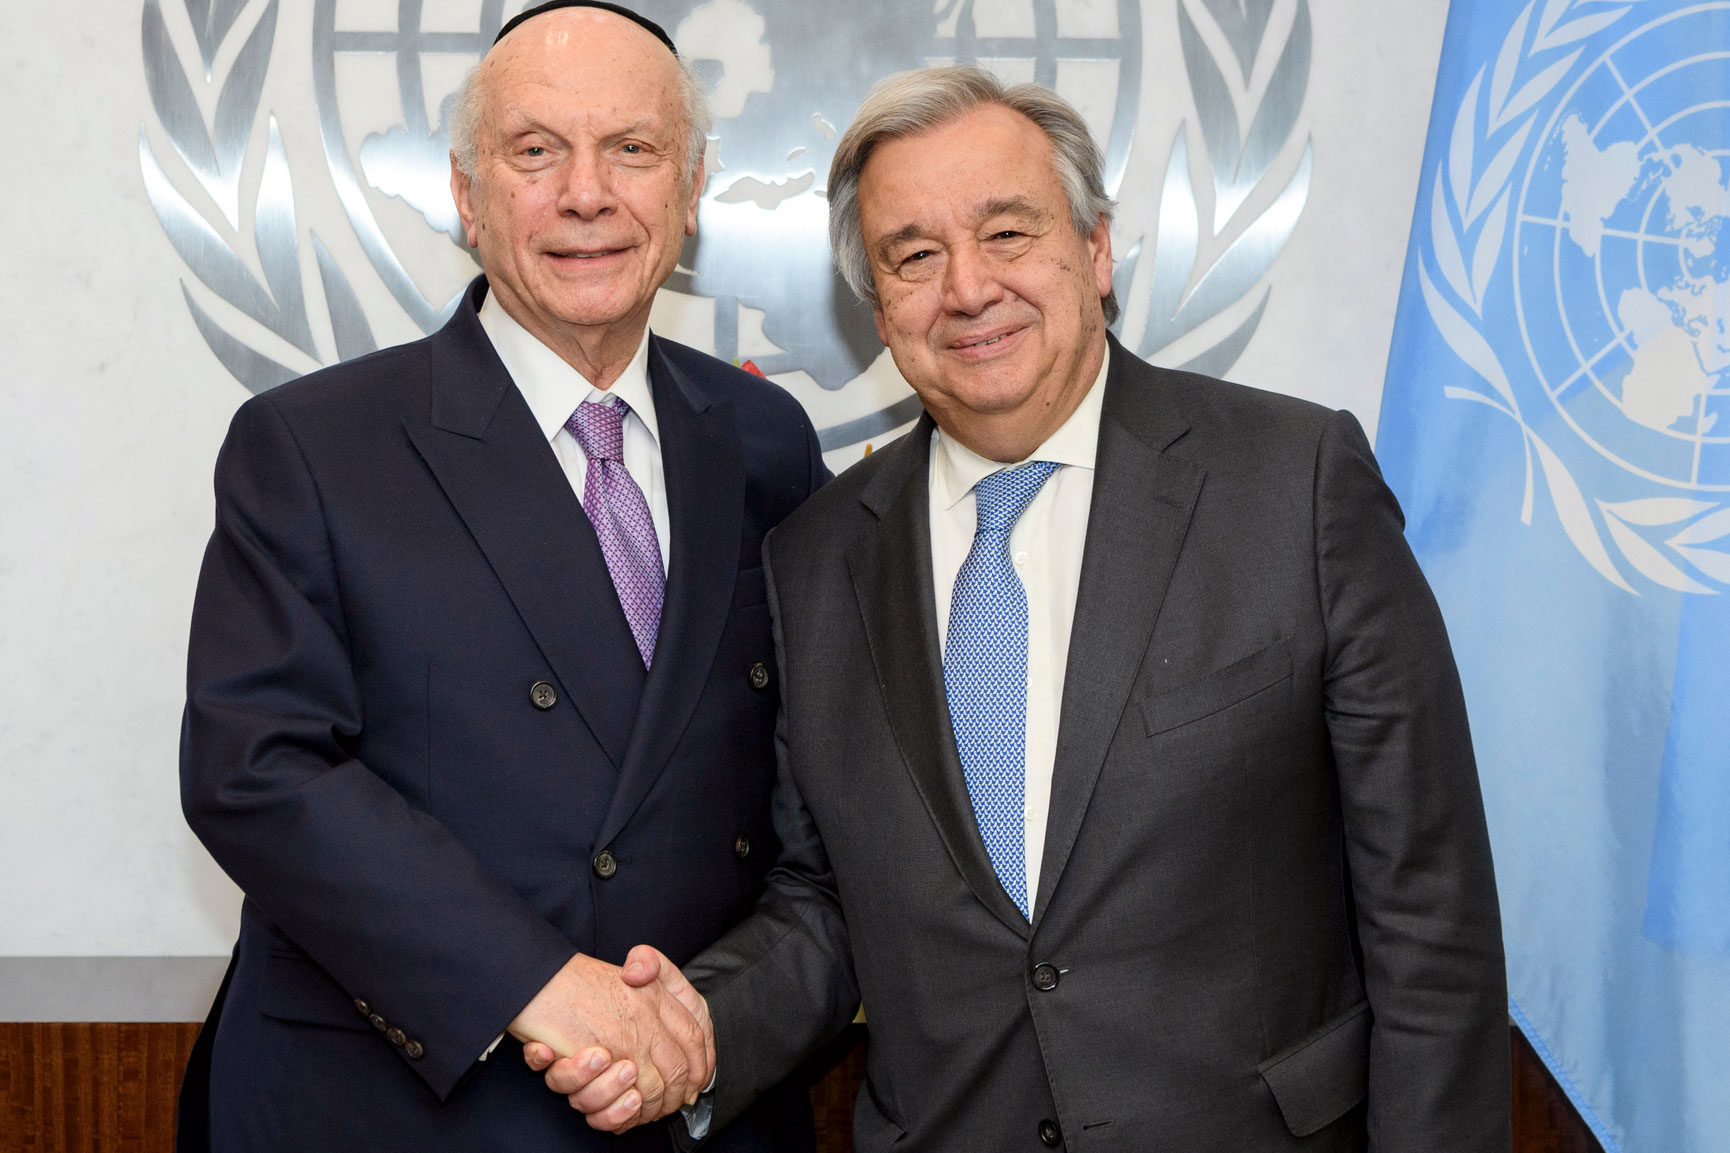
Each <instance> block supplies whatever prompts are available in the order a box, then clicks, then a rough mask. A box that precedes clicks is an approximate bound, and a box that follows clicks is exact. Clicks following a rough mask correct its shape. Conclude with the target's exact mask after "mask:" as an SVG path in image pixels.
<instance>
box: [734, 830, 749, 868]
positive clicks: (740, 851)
mask: <svg viewBox="0 0 1730 1153" xmlns="http://www.w3.org/2000/svg"><path fill="white" fill-rule="evenodd" d="M733 855H734V856H735V857H737V858H739V859H740V860H741V861H743V860H744V859H745V858H746V857H749V856H750V855H751V838H750V837H747V836H746V835H745V834H744V833H740V834H739V839H738V840H736V841H734V842H733Z"/></svg>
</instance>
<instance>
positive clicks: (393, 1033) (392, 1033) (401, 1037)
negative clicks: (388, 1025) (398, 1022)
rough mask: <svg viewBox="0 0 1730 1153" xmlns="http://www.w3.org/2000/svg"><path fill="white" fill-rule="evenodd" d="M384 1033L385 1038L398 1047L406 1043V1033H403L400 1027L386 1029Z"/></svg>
mask: <svg viewBox="0 0 1730 1153" xmlns="http://www.w3.org/2000/svg"><path fill="white" fill-rule="evenodd" d="M384 1035H385V1039H386V1040H388V1041H389V1042H390V1043H391V1044H392V1045H395V1046H396V1047H397V1048H399V1049H400V1048H402V1047H403V1046H404V1045H405V1044H407V1043H408V1034H407V1033H404V1032H403V1031H402V1030H401V1029H395V1028H392V1029H386V1030H385V1031H384Z"/></svg>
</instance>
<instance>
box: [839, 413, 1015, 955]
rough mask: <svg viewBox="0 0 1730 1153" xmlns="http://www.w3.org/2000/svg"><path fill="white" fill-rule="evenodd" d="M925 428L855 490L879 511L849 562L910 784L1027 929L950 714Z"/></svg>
mask: <svg viewBox="0 0 1730 1153" xmlns="http://www.w3.org/2000/svg"><path fill="white" fill-rule="evenodd" d="M931 427H932V425H931V418H930V417H929V416H927V417H924V418H923V419H922V420H921V421H920V422H919V424H918V425H917V426H915V428H914V430H913V431H912V432H911V433H909V434H908V435H907V436H905V437H903V438H902V439H901V440H900V441H898V442H897V443H895V444H894V445H892V446H890V447H889V448H886V449H884V450H883V451H884V453H885V454H893V459H891V460H886V461H885V462H884V464H883V465H882V467H881V468H880V469H879V471H878V473H877V475H876V476H875V477H874V478H873V479H872V481H871V483H870V484H869V485H867V486H866V488H865V490H864V491H863V492H862V493H861V494H860V499H861V501H862V502H863V503H864V504H865V505H866V507H867V508H869V509H871V511H872V512H873V513H875V514H876V515H877V517H878V518H879V519H878V522H877V524H876V525H875V526H874V527H873V528H871V529H868V530H867V531H866V532H864V533H862V534H861V535H860V536H859V537H858V539H856V540H855V541H854V542H853V545H852V547H851V548H850V549H849V551H848V556H847V560H848V569H849V572H850V573H851V575H852V578H853V588H854V593H855V595H856V596H857V597H858V600H859V611H860V615H861V616H862V617H863V618H864V622H865V634H866V637H867V638H868V640H869V643H870V647H871V659H872V662H873V663H874V664H875V666H876V670H877V679H878V683H879V684H881V685H882V686H883V695H884V705H885V707H886V708H887V709H888V712H889V725H890V728H891V730H892V731H893V732H894V734H895V743H896V745H897V746H898V747H899V748H900V751H901V758H902V760H903V761H904V762H905V763H906V765H907V769H908V772H909V773H910V774H911V775H912V777H913V784H914V787H915V788H916V789H917V790H918V792H919V796H920V798H921V799H922V800H923V801H924V802H925V807H926V808H927V809H929V810H930V812H931V818H932V820H933V821H934V822H935V823H936V825H937V832H938V835H939V836H940V837H941V838H942V839H943V844H944V846H945V847H946V848H947V849H948V851H949V856H950V859H952V860H953V861H954V862H955V867H956V869H957V870H959V871H960V873H961V876H962V878H963V879H964V880H965V881H966V882H967V886H968V888H970V889H972V890H973V893H974V895H975V896H976V897H978V898H979V900H980V902H981V903H983V904H984V905H985V907H986V908H988V909H990V910H991V911H992V912H993V913H994V914H996V916H997V918H998V919H999V920H1001V921H1002V922H1003V923H1004V924H1005V925H1008V926H1009V927H1010V928H1011V929H1013V930H1014V931H1015V932H1017V933H1019V934H1021V935H1022V936H1026V935H1027V933H1028V926H1027V921H1026V920H1025V919H1024V918H1023V917H1022V916H1021V910H1019V909H1017V908H1016V907H1015V902H1014V901H1012V900H1010V898H1009V894H1008V893H1005V892H1004V891H1003V886H1002V884H1001V883H999V881H998V879H997V873H996V871H995V870H994V869H993V868H992V866H991V858H990V856H989V855H988V854H987V853H986V851H985V842H984V841H983V840H982V839H981V838H980V835H979V823H978V820H977V819H976V818H975V816H974V814H973V801H972V799H971V798H970V797H969V796H968V794H967V780H966V777H965V776H964V775H963V773H962V769H961V758H960V756H959V755H958V754H957V753H956V751H955V733H954V730H953V728H951V726H950V721H949V706H948V703H947V701H948V698H947V697H946V695H945V693H944V687H943V669H942V663H941V655H940V654H941V649H940V648H939V646H938V643H937V610H936V606H935V604H934V603H933V600H932V595H931V580H932V576H931V517H930V497H929V494H928V489H927V486H928V474H929V470H930V448H929V446H930V443H931Z"/></svg>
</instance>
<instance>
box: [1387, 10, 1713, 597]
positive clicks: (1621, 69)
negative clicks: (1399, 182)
mask: <svg viewBox="0 0 1730 1153" xmlns="http://www.w3.org/2000/svg"><path fill="white" fill-rule="evenodd" d="M1727 21H1730V3H1707V4H1696V5H1693V6H1691V7H1688V8H1686V9H1683V10H1661V9H1660V7H1659V5H1657V4H1653V3H1651V2H1650V0H1630V2H1625V3H1622V4H1618V5H1614V6H1606V5H1605V4H1603V3H1592V2H1587V0H1545V2H1543V3H1542V4H1541V5H1540V3H1539V2H1538V0H1534V2H1533V3H1531V4H1529V5H1527V7H1526V8H1525V9H1524V10H1523V11H1522V12H1521V13H1520V14H1519V16H1518V17H1517V18H1516V19H1515V21H1514V23H1513V25H1512V27H1511V28H1510V30H1509V32H1508V35H1507V38H1506V40H1505V41H1504V42H1503V45H1502V48H1501V52H1500V54H1499V55H1498V57H1497V58H1496V60H1495V62H1494V64H1493V66H1492V65H1486V66H1485V68H1484V69H1483V70H1481V71H1480V72H1479V74H1478V76H1477V78H1476V79H1475V80H1474V81H1473V82H1472V85H1471V87H1470V88H1469V89H1468V90H1467V92H1466V95H1465V98H1464V100H1463V101H1462V102H1461V105H1460V108H1459V110H1458V112H1457V114H1456V119H1455V123H1454V129H1453V134H1452V143H1451V147H1450V149H1449V155H1448V157H1447V159H1446V162H1445V163H1444V164H1443V165H1442V166H1441V167H1440V168H1439V169H1438V171H1437V173H1436V179H1435V182H1434V185H1433V186H1432V187H1431V188H1429V189H1426V190H1425V192H1427V193H1428V195H1429V197H1430V229H1429V236H1428V238H1427V240H1428V243H1427V244H1426V245H1425V251H1424V253H1423V260H1422V261H1421V262H1420V264H1419V279H1420V287H1421V289H1422V291H1423V295H1424V300H1425V302H1426V304H1427V305H1428V307H1429V312H1430V315H1431V317H1432V319H1433V320H1434V321H1435V323H1436V326H1437V328H1438V329H1439V330H1440V332H1441V334H1442V336H1443V338H1444V339H1445V340H1446V341H1447V342H1448V345H1449V347H1450V348H1452V349H1453V351H1454V352H1455V354H1456V355H1458V356H1459V357H1460V359H1461V360H1462V361H1464V362H1465V363H1466V364H1467V365H1468V366H1470V367H1471V368H1472V370H1473V371H1474V372H1476V373H1477V375H1478V376H1479V377H1480V378H1481V380H1482V382H1483V384H1484V385H1486V386H1487V388H1485V389H1460V388H1449V389H1448V393H1447V394H1448V395H1449V396H1451V397H1454V398H1456V399H1459V400H1466V401H1471V402H1474V403H1477V404H1483V405H1487V406H1489V407H1490V408H1492V409H1494V410H1495V411H1497V412H1500V413H1502V414H1503V415H1504V416H1506V417H1508V418H1509V419H1511V420H1512V421H1514V422H1515V424H1517V425H1518V427H1519V429H1520V431H1521V434H1522V439H1523V443H1524V451H1525V454H1526V473H1525V475H1526V481H1525V495H1524V498H1523V501H1522V511H1521V519H1522V520H1523V521H1524V522H1525V523H1526V524H1530V523H1531V520H1532V513H1533V504H1534V488H1535V478H1534V472H1535V471H1536V472H1537V473H1541V474H1542V476H1543V479H1544V484H1545V487H1546V488H1547V489H1548V492H1549V495H1550V501H1551V504H1552V506H1553V507H1554V509H1555V513H1556V516H1557V519H1558V521H1559V523H1560V524H1561V527H1562V528H1563V530H1564V531H1565V532H1566V533H1567V536H1568V538H1569V540H1570V541H1571V542H1572V543H1573V545H1574V547H1575V548H1576V549H1578V551H1579V553H1580V555H1581V556H1582V557H1583V558H1584V559H1585V560H1586V561H1587V562H1589V563H1590V564H1591V565H1592V567H1593V568H1594V569H1596V570H1597V571H1598V572H1599V573H1600V574H1601V575H1602V576H1603V577H1604V579H1606V580H1608V581H1610V582H1611V583H1613V584H1615V585H1617V586H1618V587H1620V588H1622V589H1625V590H1627V591H1629V592H1635V591H1637V590H1636V588H1635V585H1634V584H1633V583H1632V582H1631V580H1630V576H1638V577H1641V578H1644V579H1645V580H1647V581H1650V582H1652V583H1653V584H1655V585H1658V586H1661V587H1663V588H1668V589H1673V590H1676V591H1679V592H1685V593H1714V592H1718V591H1720V590H1721V589H1723V588H1724V587H1725V586H1726V585H1730V552H1727V551H1726V548H1725V542H1726V540H1727V539H1730V504H1727V503H1726V500H1725V498H1724V494H1726V493H1730V419H1726V417H1727V416H1730V289H1727V287H1726V285H1727V284H1730V164H1727V163H1726V150H1727V147H1730V106H1727V105H1726V103H1725V102H1724V99H1723V94H1724V93H1725V92H1726V91H1730V59H1727V57H1726V53H1725V52H1724V51H1723V44H1724V31H1725V28H1726V27H1727ZM1534 458H1535V459H1536V461H1537V464H1538V468H1537V469H1536V470H1534V469H1533V467H1532V465H1533V459H1534Z"/></svg>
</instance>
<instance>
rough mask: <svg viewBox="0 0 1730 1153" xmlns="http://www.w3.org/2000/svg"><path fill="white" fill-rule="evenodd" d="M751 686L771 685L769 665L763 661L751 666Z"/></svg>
mask: <svg viewBox="0 0 1730 1153" xmlns="http://www.w3.org/2000/svg"><path fill="white" fill-rule="evenodd" d="M751 687H752V688H754V689H766V688H768V687H769V666H768V665H766V664H764V663H763V662H762V661H758V662H757V663H756V664H754V665H752V666H751Z"/></svg>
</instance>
